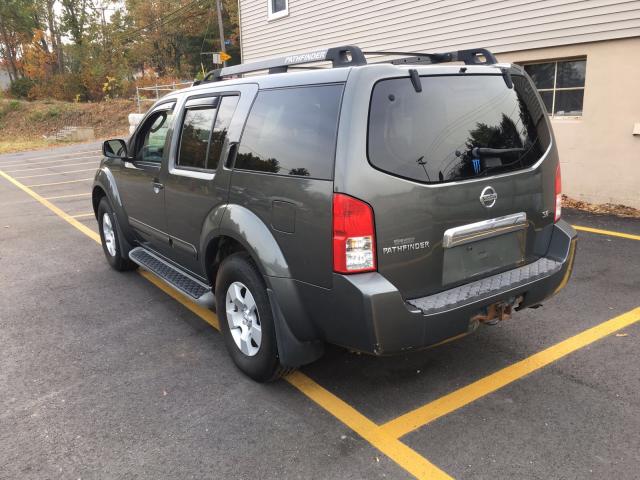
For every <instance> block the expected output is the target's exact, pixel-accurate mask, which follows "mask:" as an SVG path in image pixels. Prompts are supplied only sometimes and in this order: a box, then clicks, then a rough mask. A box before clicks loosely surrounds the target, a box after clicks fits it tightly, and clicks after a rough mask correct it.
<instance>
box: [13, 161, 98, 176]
mask: <svg viewBox="0 0 640 480" xmlns="http://www.w3.org/2000/svg"><path fill="white" fill-rule="evenodd" d="M58 161H60V160H58ZM92 163H95V160H94V161H91V162H79V163H63V164H55V165H45V166H44V167H34V168H19V169H17V170H7V169H5V172H7V173H10V174H11V175H13V174H14V173H18V172H31V171H33V170H46V169H47V168H58V167H75V166H78V165H90V164H92ZM98 163H99V162H98Z"/></svg>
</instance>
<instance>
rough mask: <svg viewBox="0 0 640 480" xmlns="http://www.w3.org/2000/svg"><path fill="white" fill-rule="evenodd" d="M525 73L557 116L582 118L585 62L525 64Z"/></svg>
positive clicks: (550, 110) (568, 61) (548, 108)
mask: <svg viewBox="0 0 640 480" xmlns="http://www.w3.org/2000/svg"><path fill="white" fill-rule="evenodd" d="M523 66H524V69H525V71H526V72H527V73H528V74H529V76H530V77H531V79H532V80H533V83H534V84H535V86H536V88H537V89H538V92H540V96H541V97H542V100H543V101H544V104H545V107H546V108H547V113H549V115H552V116H554V117H567V116H571V117H576V116H581V115H582V103H583V100H584V82H585V74H586V70H587V61H586V60H565V61H556V62H545V63H531V64H524V65H523Z"/></svg>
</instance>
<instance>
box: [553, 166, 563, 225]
mask: <svg viewBox="0 0 640 480" xmlns="http://www.w3.org/2000/svg"><path fill="white" fill-rule="evenodd" d="M561 213H562V175H561V174H560V162H558V167H557V168H556V214H555V216H554V221H555V222H557V221H558V220H560V215H561Z"/></svg>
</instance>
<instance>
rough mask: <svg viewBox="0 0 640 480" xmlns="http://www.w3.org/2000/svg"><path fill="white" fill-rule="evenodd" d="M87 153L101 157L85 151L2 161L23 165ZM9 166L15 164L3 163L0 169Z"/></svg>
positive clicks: (90, 151) (95, 152)
mask: <svg viewBox="0 0 640 480" xmlns="http://www.w3.org/2000/svg"><path fill="white" fill-rule="evenodd" d="M87 153H94V154H96V155H93V156H94V157H100V156H102V155H98V154H99V153H100V151H99V150H85V151H83V152H68V153H57V154H52V155H45V156H42V157H32V158H29V157H26V156H22V157H19V158H7V159H6V160H4V162H16V163H20V162H25V163H29V162H31V161H33V160H47V159H51V158H56V157H75V156H76V155H85V154H87ZM63 160H64V159H63ZM55 161H58V162H59V161H60V160H55ZM43 163H44V162H43ZM11 165H15V163H3V164H2V165H0V167H8V166H11Z"/></svg>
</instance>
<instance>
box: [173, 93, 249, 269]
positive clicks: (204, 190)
mask: <svg viewBox="0 0 640 480" xmlns="http://www.w3.org/2000/svg"><path fill="white" fill-rule="evenodd" d="M256 91H257V86H256V85H251V84H249V85H239V86H236V87H232V88H228V89H226V90H221V89H216V90H214V91H211V92H209V93H197V94H193V95H191V96H189V97H187V98H186V100H185V104H184V108H182V110H181V112H180V115H179V116H177V118H176V135H175V136H174V138H175V144H174V145H172V149H171V155H170V159H169V168H168V170H167V172H166V177H165V179H164V184H165V205H166V212H167V231H168V233H169V236H170V239H169V241H170V244H171V258H172V259H173V260H174V261H176V262H177V263H179V264H180V265H181V266H183V267H185V268H187V269H189V270H191V271H192V272H193V273H195V274H196V275H199V276H201V277H203V278H204V277H205V272H204V271H203V268H202V264H201V260H202V258H201V257H202V255H203V254H204V252H201V245H200V243H201V240H202V234H203V231H207V226H208V228H209V230H210V229H211V227H212V226H213V225H217V224H218V223H219V222H220V219H221V215H222V211H223V210H222V209H221V207H222V208H223V207H224V206H225V205H226V203H227V199H228V190H229V181H230V177H231V170H230V168H229V167H230V166H229V165H228V164H227V163H226V162H227V158H228V157H229V154H230V151H231V155H232V156H233V150H234V149H235V148H237V141H238V140H239V138H240V134H241V132H242V125H243V121H244V118H246V112H247V110H248V109H249V107H250V106H251V103H252V101H253V98H254V96H255V93H256Z"/></svg>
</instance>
